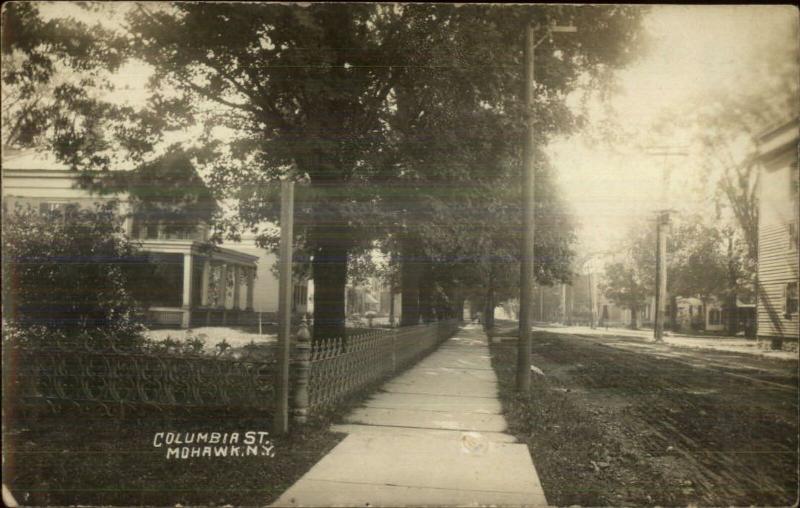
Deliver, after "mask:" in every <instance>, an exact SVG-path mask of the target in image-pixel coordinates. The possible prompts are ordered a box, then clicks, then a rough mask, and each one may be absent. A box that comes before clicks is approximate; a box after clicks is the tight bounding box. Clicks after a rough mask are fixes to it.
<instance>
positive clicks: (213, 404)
mask: <svg viewBox="0 0 800 508" xmlns="http://www.w3.org/2000/svg"><path fill="white" fill-rule="evenodd" d="M3 356H4V357H5V359H6V361H5V362H4V363H5V364H6V368H9V369H10V372H9V374H10V375H9V376H8V377H7V378H6V379H7V380H9V385H7V386H6V389H7V390H6V393H7V394H9V395H11V396H12V400H14V401H15V402H16V404H17V405H19V406H20V407H21V408H31V407H42V406H44V407H47V408H49V409H51V410H53V411H61V410H70V409H75V410H88V409H95V408H101V409H102V410H104V411H105V412H106V413H107V414H109V415H110V414H112V413H113V412H114V411H115V410H122V411H124V410H125V409H127V408H131V409H138V408H150V409H157V410H181V409H197V408H202V409H211V410H214V409H225V410H230V409H233V408H241V409H247V410H255V411H265V410H269V409H270V408H271V407H272V404H273V400H274V395H273V385H274V372H275V366H274V361H271V360H266V359H264V358H261V357H259V355H257V354H249V353H248V352H247V351H244V352H241V353H237V354H236V355H230V356H212V355H205V354H201V353H175V352H164V351H141V350H133V349H127V350H125V349H119V348H117V347H114V346H106V345H97V344H96V343H95V344H90V343H89V342H88V341H87V342H85V343H77V342H70V343H65V342H60V341H57V340H54V341H53V342H52V343H48V344H47V345H35V346H34V345H19V344H13V343H11V344H9V343H7V344H4V345H3Z"/></svg>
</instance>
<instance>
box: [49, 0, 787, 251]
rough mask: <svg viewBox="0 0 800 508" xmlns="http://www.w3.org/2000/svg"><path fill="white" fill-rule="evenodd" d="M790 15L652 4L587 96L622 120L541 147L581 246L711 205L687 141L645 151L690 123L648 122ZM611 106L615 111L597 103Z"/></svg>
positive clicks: (700, 93)
mask: <svg viewBox="0 0 800 508" xmlns="http://www.w3.org/2000/svg"><path fill="white" fill-rule="evenodd" d="M108 5H111V4H107V5H106V7H105V9H104V10H103V11H102V12H99V13H94V14H87V13H86V11H83V10H81V9H80V8H78V7H77V6H76V5H74V4H71V3H70V2H63V3H57V4H51V5H50V6H49V7H43V8H42V13H43V14H44V15H45V16H47V15H64V14H65V13H69V14H70V15H74V16H76V17H79V18H83V19H84V20H86V21H88V22H93V21H95V20H99V21H101V22H103V23H104V24H110V25H112V26H113V25H115V24H117V23H119V22H120V21H121V19H122V16H123V14H124V12H125V11H126V10H127V9H130V8H132V7H133V6H134V4H132V3H122V2H121V3H118V4H114V5H113V7H108ZM150 5H151V6H154V5H156V4H150ZM797 21H798V10H797V9H795V8H794V7H792V6H786V5H784V6H758V5H755V6H753V5H749V6H748V5H729V6H723V5H714V6H695V5H683V6H681V5H666V6H663V5H662V6H652V8H651V10H650V12H649V13H648V14H647V16H646V18H645V20H644V25H643V29H644V31H645V33H646V36H647V38H648V39H649V40H650V41H651V42H650V44H649V46H648V48H649V51H647V52H646V53H645V54H644V55H643V56H641V57H640V59H639V60H637V61H636V62H634V63H633V64H631V65H629V66H628V67H627V68H626V69H624V70H622V71H620V72H619V73H618V84H619V89H620V92H619V93H618V94H617V95H616V96H614V97H613V98H612V99H611V100H610V103H600V102H599V100H598V99H594V100H593V102H590V111H592V112H593V115H592V116H591V117H590V127H597V126H599V125H600V124H602V123H604V122H608V121H609V120H610V123H611V124H612V125H616V126H617V127H618V129H619V131H618V132H617V133H616V135H615V136H614V140H613V141H609V142H606V143H599V144H598V143H596V142H595V143H592V142H591V141H590V140H588V139H587V137H586V136H585V135H584V134H583V133H577V134H575V135H573V136H571V137H569V138H561V139H555V140H552V142H551V143H550V145H549V146H548V147H547V152H548V154H549V156H550V158H551V160H552V162H553V165H554V167H555V169H556V172H557V175H558V176H557V178H558V182H559V184H560V187H561V189H562V192H563V193H564V195H565V198H566V201H567V202H568V203H569V205H570V208H571V211H572V213H573V214H574V216H575V218H576V222H577V223H578V224H579V225H580V229H579V239H580V242H581V246H580V249H581V250H582V251H583V252H584V253H585V252H596V251H603V250H608V249H611V248H613V247H614V245H615V244H616V243H617V242H618V241H619V239H620V238H621V237H622V236H623V235H624V233H625V231H626V230H627V229H628V228H629V227H630V225H631V223H633V222H634V221H636V220H637V219H639V218H642V217H645V218H647V217H652V216H653V214H654V212H655V210H657V209H661V208H695V209H697V208H700V207H704V206H705V207H707V206H708V203H709V201H710V199H709V198H710V192H711V190H710V189H709V188H708V187H705V188H703V187H702V186H701V185H699V183H698V178H697V176H698V171H699V169H698V161H697V159H696V158H694V155H693V154H692V153H690V151H688V152H686V153H687V155H685V156H682V155H676V156H670V157H663V156H655V155H652V154H650V153H649V152H651V151H652V147H653V146H669V147H672V148H671V150H673V151H686V148H685V147H687V146H690V145H691V141H692V140H691V139H690V138H689V137H688V133H686V134H684V135H683V136H682V135H681V132H680V131H679V132H678V133H677V135H675V136H674V137H672V138H670V139H662V138H660V137H659V136H658V135H657V134H655V133H654V130H653V125H654V123H656V122H657V121H658V120H659V119H663V118H668V119H669V118H676V119H677V117H678V116H679V115H680V110H681V109H682V108H683V107H685V106H686V104H688V103H691V101H692V100H696V99H697V98H701V99H703V98H709V97H713V96H714V95H715V94H718V93H720V92H721V91H724V90H728V89H731V88H732V87H736V86H740V85H741V84H742V83H748V82H751V81H752V77H753V76H752V75H753V62H756V61H757V60H758V59H759V55H761V54H763V52H764V51H769V50H770V48H771V47H774V45H776V44H787V43H788V44H793V45H794V47H795V48H796V47H797V40H796V39H793V38H792V35H793V32H791V31H789V30H787V27H790V26H796V24H797ZM787 36H788V39H787ZM554 49H555V48H554ZM149 74H150V70H149V69H148V68H147V67H146V66H145V65H143V64H135V63H134V64H129V65H126V66H125V67H123V68H122V69H121V71H120V72H119V73H118V74H117V75H116V76H115V77H114V82H115V83H116V85H117V90H116V91H115V92H114V97H115V99H116V100H117V101H119V102H129V103H131V104H136V103H141V102H142V101H143V100H144V99H145V97H146V91H145V89H144V84H145V82H146V78H147V76H148V75H149ZM573 99H574V98H573ZM574 102H578V101H574ZM609 109H610V110H611V111H612V113H604V112H605V111H607V110H609ZM192 137H194V134H192V133H189V135H188V136H187V133H183V134H175V135H174V136H172V137H171V139H170V140H169V141H171V142H172V141H177V140H179V139H181V138H189V139H191V138H192ZM665 170H668V172H669V175H670V176H669V179H668V186H667V187H668V189H669V192H667V193H666V196H668V197H669V198H671V199H664V194H662V190H663V188H664V187H665V186H664V185H662V182H663V181H664V174H665ZM698 189H699V191H698Z"/></svg>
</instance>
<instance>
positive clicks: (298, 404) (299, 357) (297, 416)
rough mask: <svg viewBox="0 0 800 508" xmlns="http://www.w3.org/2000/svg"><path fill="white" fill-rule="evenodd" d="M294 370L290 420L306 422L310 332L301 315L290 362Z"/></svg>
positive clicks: (309, 368) (309, 370)
mask: <svg viewBox="0 0 800 508" xmlns="http://www.w3.org/2000/svg"><path fill="white" fill-rule="evenodd" d="M292 364H293V366H294V370H295V375H294V386H293V387H292V388H293V390H292V392H293V393H292V421H293V422H294V423H306V420H307V417H308V380H309V379H308V378H309V374H310V373H311V333H310V332H309V331H308V321H307V320H306V318H305V317H303V322H302V323H300V329H299V330H298V331H297V342H296V344H295V358H294V361H293V362H292Z"/></svg>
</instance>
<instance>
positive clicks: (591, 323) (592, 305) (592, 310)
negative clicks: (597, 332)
mask: <svg viewBox="0 0 800 508" xmlns="http://www.w3.org/2000/svg"><path fill="white" fill-rule="evenodd" d="M586 278H587V280H588V283H589V326H590V327H591V328H592V329H594V327H595V322H596V319H595V307H597V305H596V304H595V302H594V283H593V281H592V270H591V268H589V273H588V274H587V277H586Z"/></svg>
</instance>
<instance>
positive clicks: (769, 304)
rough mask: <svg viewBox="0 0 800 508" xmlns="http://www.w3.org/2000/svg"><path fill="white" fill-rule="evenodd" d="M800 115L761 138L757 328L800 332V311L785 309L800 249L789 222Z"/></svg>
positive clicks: (794, 212)
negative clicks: (795, 241) (795, 242)
mask: <svg viewBox="0 0 800 508" xmlns="http://www.w3.org/2000/svg"><path fill="white" fill-rule="evenodd" d="M799 133H800V130H798V121H797V119H796V118H795V119H793V120H792V121H791V122H787V123H785V124H784V125H782V126H781V127H779V128H777V129H774V130H772V131H770V132H769V133H768V134H765V135H764V136H762V138H761V139H760V140H759V143H760V150H761V157H760V161H761V163H762V169H763V170H762V173H761V177H760V182H759V193H760V196H759V198H760V199H759V225H758V312H757V321H758V334H759V335H761V336H767V337H770V336H771V337H775V336H780V337H785V338H794V339H798V338H799V337H800V326H798V322H800V314H798V313H797V312H795V313H792V314H791V315H787V314H786V289H787V285H788V284H789V283H792V282H795V283H797V282H798V279H800V276H798V272H799V271H800V268H798V267H799V266H800V253H798V246H797V245H794V246H793V245H791V239H790V235H789V224H792V223H794V224H797V223H798V213H799V211H798V209H797V207H798V196H797V192H798V190H797V184H796V178H797V176H796V172H797V169H798V168H797V145H798V139H799V138H800V136H798V134H799Z"/></svg>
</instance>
